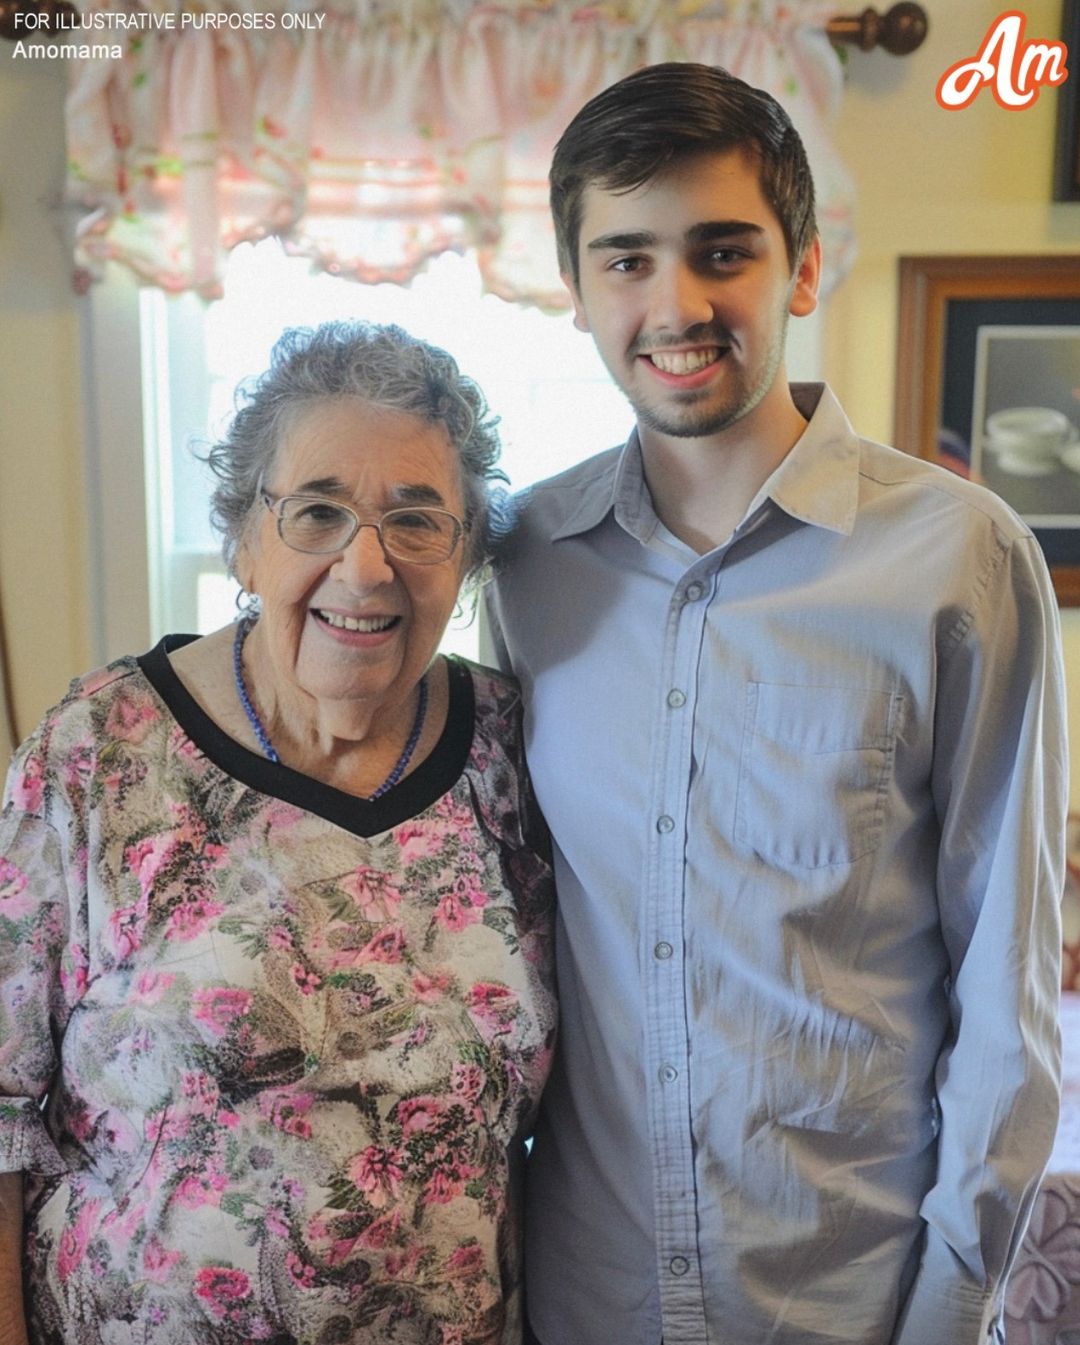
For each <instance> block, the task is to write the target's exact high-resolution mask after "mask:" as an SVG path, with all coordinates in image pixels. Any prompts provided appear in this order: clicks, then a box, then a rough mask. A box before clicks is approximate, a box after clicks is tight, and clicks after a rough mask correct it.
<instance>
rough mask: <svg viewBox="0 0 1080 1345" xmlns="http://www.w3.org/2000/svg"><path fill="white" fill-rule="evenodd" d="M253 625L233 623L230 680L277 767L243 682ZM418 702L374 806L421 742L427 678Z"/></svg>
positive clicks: (249, 618) (371, 796) (422, 682)
mask: <svg viewBox="0 0 1080 1345" xmlns="http://www.w3.org/2000/svg"><path fill="white" fill-rule="evenodd" d="M254 624H255V618H254V617H252V616H245V617H243V618H241V620H240V621H238V622H237V623H236V635H235V637H234V638H233V677H234V679H235V681H236V694H237V695H238V696H239V697H240V704H241V705H242V706H243V707H244V713H245V714H246V715H247V717H248V723H249V724H250V725H251V728H252V731H253V732H254V734H255V737H256V738H257V739H258V742H259V746H260V747H261V748H262V750H263V755H264V756H266V757H268V758H269V759H270V760H271V761H273V762H274V763H275V764H277V765H280V763H281V758H280V757H279V756H278V754H277V752H276V751H275V750H274V744H273V743H272V742H271V741H270V735H269V734H268V733H267V731H266V728H265V726H264V724H263V722H262V720H261V719H260V718H259V715H258V711H257V710H256V709H255V707H254V705H252V703H251V697H250V696H249V695H248V690H247V684H246V683H245V682H244V664H243V659H242V653H243V649H244V641H245V640H246V639H247V637H248V635H249V634H250V633H251V628H252V626H254ZM419 689H420V700H419V703H418V704H417V707H416V718H415V719H414V720H413V726H412V732H411V733H410V734H409V739H408V742H406V744H405V749H404V751H403V752H402V753H401V756H399V757H398V759H397V764H396V765H395V767H394V769H393V770H392V771H391V772H390V774H389V775H388V776H387V777H386V779H385V780H384V781H383V782H382V784H381V785H380V786H379V787H378V789H377V790H376V791H375V793H374V794H369V795H368V796H367V797H368V802H369V803H374V802H375V800H376V799H381V798H382V796H383V795H384V794H386V793H388V792H389V791H390V790H391V789H393V787H394V786H395V785H396V784H397V783H398V781H399V780H400V779H401V777H402V776H403V775H404V774H405V770H406V768H407V766H408V764H409V762H410V761H411V760H412V754H413V753H414V752H415V751H416V744H417V743H418V742H419V741H420V735H421V733H423V731H424V720H425V718H426V717H427V704H428V689H427V677H426V675H425V676H424V677H421V679H420V688H419Z"/></svg>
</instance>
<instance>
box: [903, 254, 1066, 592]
mask: <svg viewBox="0 0 1080 1345" xmlns="http://www.w3.org/2000/svg"><path fill="white" fill-rule="evenodd" d="M894 434H895V442H896V445H897V447H898V448H902V449H904V450H905V451H906V452H908V453H914V454H915V455H916V456H918V457H921V458H928V459H930V460H932V461H935V462H940V463H941V464H942V465H943V466H945V467H949V468H951V469H952V470H953V471H955V472H959V473H960V474H961V475H963V476H970V477H972V478H973V479H975V480H979V481H982V482H983V484H985V485H988V486H990V487H991V489H993V490H995V491H997V493H998V494H999V495H1001V496H1002V498H1003V499H1005V500H1006V501H1007V502H1008V503H1009V504H1010V505H1011V506H1012V507H1013V508H1014V509H1015V510H1016V512H1017V513H1018V514H1020V516H1021V517H1022V518H1023V519H1024V520H1025V521H1026V522H1027V523H1029V525H1030V526H1031V528H1032V530H1033V531H1034V533H1035V535H1036V537H1038V539H1039V542H1040V544H1041V545H1042V548H1043V551H1044V553H1045V555H1046V559H1047V563H1048V564H1049V566H1050V572H1051V574H1052V575H1053V579H1054V587H1055V589H1056V590H1057V595H1058V599H1059V601H1060V602H1061V603H1062V604H1063V605H1065V606H1080V257H1075V256H1053V255H1049V256H1045V255H1044V256H1038V257H1010V256H996V257H964V256H956V257H901V259H900V321H899V333H898V340H897V361H896V416H895V431H894Z"/></svg>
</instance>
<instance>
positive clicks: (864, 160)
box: [0, 0, 1080, 806]
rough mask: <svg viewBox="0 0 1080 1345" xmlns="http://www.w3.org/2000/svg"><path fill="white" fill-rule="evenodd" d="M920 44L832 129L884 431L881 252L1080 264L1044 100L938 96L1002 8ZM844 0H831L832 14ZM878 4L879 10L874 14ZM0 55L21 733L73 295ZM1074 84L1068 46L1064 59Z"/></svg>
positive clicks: (50, 633) (57, 526)
mask: <svg viewBox="0 0 1080 1345" xmlns="http://www.w3.org/2000/svg"><path fill="white" fill-rule="evenodd" d="M924 5H925V8H926V10H927V12H928V14H929V16H930V34H929V37H928V39H927V41H926V43H925V45H924V47H923V48H922V49H921V50H920V51H919V52H917V53H916V54H915V55H914V56H911V57H906V58H904V59H897V58H892V57H889V56H888V55H886V54H884V53H871V54H864V53H860V52H855V53H852V55H851V57H850V60H849V64H848V88H847V92H846V95H845V99H844V104H843V109H842V112H841V118H840V123H839V125H838V128H837V140H838V144H839V148H840V152H841V154H842V155H843V157H844V159H845V161H846V163H847V164H848V166H849V168H850V169H851V171H852V173H853V175H854V177H855V179H856V182H857V186H858V192H859V201H858V218H857V227H858V234H859V249H860V255H859V260H858V262H857V264H856V267H855V270H854V272H853V274H852V275H851V277H850V278H849V280H848V281H847V282H846V283H845V285H844V286H843V287H842V288H841V290H840V291H839V292H838V293H837V294H836V295H835V296H834V298H833V299H832V301H831V303H830V306H829V312H828V318H827V323H826V339H825V350H826V372H827V374H828V377H829V379H830V381H831V382H832V384H833V386H834V387H835V388H836V390H837V392H838V393H839V394H840V396H841V399H842V400H843V401H844V403H845V405H846V407H847V409H848V411H849V413H850V415H851V417H852V420H853V421H854V422H855V424H856V425H857V426H858V428H859V429H860V430H862V431H863V432H864V433H866V434H870V435H872V436H874V437H876V438H881V439H886V440H887V439H888V438H889V437H890V434H891V428H892V414H893V405H892V385H893V364H894V358H895V330H896V259H897V256H898V255H901V254H904V253H936V252H957V253H965V252H1005V253H1010V252H1012V253H1037V252H1046V251H1066V252H1067V251H1073V252H1078V253H1080V204H1076V205H1053V204H1051V202H1050V199H1049V197H1050V174H1051V158H1052V144H1053V132H1054V111H1055V104H1056V98H1055V96H1054V94H1053V93H1047V94H1045V95H1044V96H1043V97H1042V98H1040V100H1039V102H1038V103H1037V104H1036V106H1035V107H1034V108H1032V109H1030V110H1028V111H1025V112H1004V111H1002V110H1001V109H1000V108H999V107H998V106H997V104H996V103H995V102H994V101H993V99H992V98H991V97H990V96H989V94H988V93H983V94H981V95H980V96H979V97H978V98H977V99H976V101H975V103H974V104H973V105H972V106H971V107H970V108H968V109H967V110H965V111H963V112H958V113H946V112H943V111H942V110H941V109H940V108H938V106H937V103H936V102H935V99H934V88H935V85H936V82H937V79H938V76H939V75H940V74H941V72H942V71H943V70H944V69H945V68H946V67H947V66H948V65H950V64H951V63H952V62H953V61H955V60H958V59H960V58H961V57H963V56H966V55H970V54H973V53H974V51H975V50H976V48H977V47H978V45H979V41H980V39H981V37H982V35H983V33H984V32H985V31H986V29H987V27H988V25H989V24H990V22H991V21H992V19H993V18H994V17H996V15H997V14H999V13H1000V12H1001V11H1002V10H1004V9H1005V8H1007V7H1008V6H1006V5H1004V4H1002V3H1001V0H924ZM859 8H860V5H851V4H848V5H845V4H844V3H843V0H837V10H838V11H845V10H850V11H852V12H854V11H856V10H858V9H859ZM878 8H879V9H884V8H887V0H886V3H883V4H880V5H879V6H878ZM1023 8H1024V10H1025V12H1026V13H1027V15H1028V34H1029V36H1036V37H1051V36H1056V35H1057V27H1058V24H1059V22H1060V10H1061V0H1031V2H1030V3H1028V4H1026V5H1025V6H1023ZM9 52H10V48H8V47H7V46H6V45H5V46H0V64H2V67H3V68H2V71H0V352H2V355H0V593H2V596H3V605H4V614H5V619H6V623H7V627H8V632H9V637H13V645H14V647H13V649H12V650H11V656H10V659H11V666H12V673H13V683H14V691H15V700H16V709H17V714H18V719H19V726H20V728H21V730H22V731H23V732H26V731H27V730H28V729H29V728H30V726H31V725H32V724H33V723H34V722H35V721H36V719H37V718H38V716H39V715H40V714H41V712H42V711H43V710H44V708H45V707H46V706H47V705H48V704H49V703H50V702H52V701H53V700H55V699H56V697H57V696H58V695H59V694H60V693H61V692H62V691H63V689H64V687H65V685H66V683H67V681H68V679H69V678H70V677H72V676H74V675H75V674H76V673H78V672H80V671H82V670H84V669H85V668H87V667H88V666H89V663H90V648H91V638H90V628H89V598H90V589H89V584H88V578H89V576H88V561H87V552H86V544H87V538H86V528H85V511H84V505H83V501H84V499H85V483H84V480H83V469H82V458H81V433H82V395H81V390H80V350H79V340H80V335H79V308H78V304H79V301H78V300H77V299H76V298H75V296H74V294H73V292H72V289H71V283H70V274H71V263H70V251H69V247H68V241H67V233H68V231H69V228H70V216H69V215H67V214H65V213H64V212H60V211H57V210H55V209H54V208H53V206H54V203H55V201H56V200H57V198H58V196H59V193H60V189H61V185H62V174H63V163H64V147H63V132H62V113H63V96H64V77H63V72H62V70H61V69H60V68H59V67H58V66H55V65H51V64H49V63H48V62H39V61H13V60H12V59H11V58H10V55H9ZM1073 65H1074V67H1075V68H1076V71H1077V73H1076V74H1075V75H1074V76H1073V78H1080V53H1076V54H1075V55H1074V58H1073ZM1063 618H1064V626H1065V636H1066V659H1067V664H1068V672H1069V676H1070V692H1071V696H1070V700H1071V706H1072V734H1071V738H1072V744H1073V798H1074V800H1075V801H1076V804H1077V806H1080V608H1077V609H1072V610H1070V611H1066V612H1065V613H1064V614H1063Z"/></svg>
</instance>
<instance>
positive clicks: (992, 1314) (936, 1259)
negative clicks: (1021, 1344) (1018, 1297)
mask: <svg viewBox="0 0 1080 1345" xmlns="http://www.w3.org/2000/svg"><path fill="white" fill-rule="evenodd" d="M1002 1310H1003V1309H1002V1301H1001V1295H1000V1294H998V1293H996V1292H995V1289H994V1287H992V1286H991V1287H987V1286H985V1285H981V1284H976V1283H975V1282H974V1281H973V1280H972V1278H971V1276H970V1275H969V1274H968V1272H967V1271H966V1270H965V1268H964V1266H963V1264H962V1263H961V1262H960V1260H959V1259H958V1258H957V1256H956V1255H955V1253H954V1252H953V1251H952V1249H951V1248H950V1247H949V1246H948V1244H947V1243H946V1242H945V1241H944V1240H943V1238H942V1237H941V1235H940V1234H939V1233H937V1232H935V1230H934V1229H933V1228H930V1227H927V1230H926V1246H925V1248H924V1249H923V1255H922V1263H921V1265H920V1266H919V1273H918V1275H917V1276H916V1277H915V1283H914V1284H913V1285H912V1286H911V1292H910V1293H909V1294H908V1298H907V1302H906V1303H905V1304H904V1308H903V1311H902V1312H901V1314H900V1321H899V1324H898V1326H897V1328H896V1334H895V1335H894V1336H893V1338H892V1345H996V1342H998V1341H1004V1338H1005V1337H1004V1328H1003V1326H1002V1320H1001V1318H1002Z"/></svg>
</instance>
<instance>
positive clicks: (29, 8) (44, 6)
mask: <svg viewBox="0 0 1080 1345" xmlns="http://www.w3.org/2000/svg"><path fill="white" fill-rule="evenodd" d="M75 12H76V11H75V8H74V6H73V5H70V4H68V3H66V0H0V37H6V38H10V39H12V40H14V39H16V38H18V37H26V35H27V29H26V28H25V25H19V26H18V27H16V23H15V16H16V15H17V14H29V13H34V14H37V15H40V16H43V17H44V22H43V23H41V24H40V27H38V28H35V30H34V31H35V32H39V33H45V34H50V35H51V34H54V33H60V32H63V31H64V29H65V28H70V27H71V19H70V18H69V17H68V16H69V15H73V14H75ZM926 28H927V20H926V11H925V10H924V9H923V7H922V5H916V4H912V3H909V0H903V3H901V4H897V5H893V7H892V8H891V9H890V10H889V11H888V12H887V13H886V14H884V15H882V14H879V13H878V12H877V11H876V10H874V9H870V8H867V9H864V10H863V12H862V13H861V14H850V15H843V14H838V15H837V16H836V18H834V19H830V20H829V21H828V23H827V24H826V25H825V31H826V32H827V33H828V35H829V38H830V39H831V40H832V41H833V42H844V43H847V44H850V45H852V46H856V47H858V48H859V49H860V50H861V51H870V50H872V49H873V48H874V47H878V46H880V47H883V48H884V49H885V51H887V52H890V53H891V54H892V55H893V56H907V55H908V53H909V52H913V51H914V50H915V49H916V47H918V46H920V45H921V43H922V40H923V38H924V37H925V36H926Z"/></svg>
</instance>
